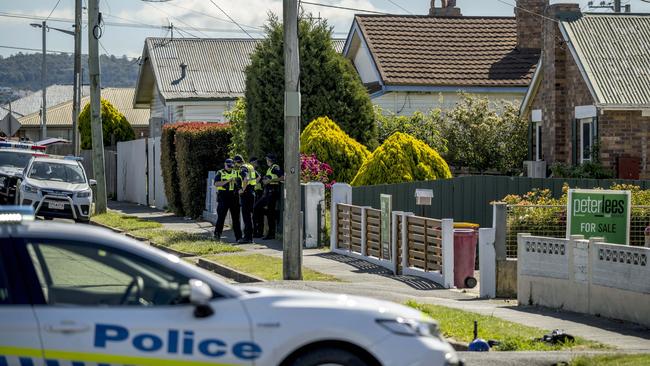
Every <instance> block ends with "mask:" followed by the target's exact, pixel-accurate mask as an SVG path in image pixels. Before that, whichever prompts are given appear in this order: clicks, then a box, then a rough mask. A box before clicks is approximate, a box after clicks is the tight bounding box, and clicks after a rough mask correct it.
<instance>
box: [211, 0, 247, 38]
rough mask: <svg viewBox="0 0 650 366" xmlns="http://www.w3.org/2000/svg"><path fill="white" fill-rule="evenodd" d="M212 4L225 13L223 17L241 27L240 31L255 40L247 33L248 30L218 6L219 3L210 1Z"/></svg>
mask: <svg viewBox="0 0 650 366" xmlns="http://www.w3.org/2000/svg"><path fill="white" fill-rule="evenodd" d="M210 2H211V3H212V5H214V6H216V7H217V9H219V10H220V11H221V12H222V13H223V15H225V16H226V17H227V18H228V19H230V20H231V21H232V22H233V23H235V24H236V25H237V26H238V27H239V29H241V30H242V31H243V32H244V33H246V35H248V36H249V37H250V39H255V38H254V37H253V36H251V35H250V33H248V32H247V31H246V29H244V28H243V27H242V26H241V25H239V23H237V22H236V21H235V19H233V18H232V17H231V16H230V15H228V13H226V11H225V10H223V9H221V7H220V6H219V5H217V3H215V2H214V1H213V0H210Z"/></svg>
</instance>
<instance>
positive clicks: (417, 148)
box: [351, 132, 451, 186]
mask: <svg viewBox="0 0 650 366" xmlns="http://www.w3.org/2000/svg"><path fill="white" fill-rule="evenodd" d="M441 178H451V171H450V170H449V166H448V165H447V162H445V160H444V159H443V158H442V157H440V155H439V154H438V153H437V152H436V151H435V150H434V149H432V148H430V147H429V146H428V145H427V144H425V143H424V142H422V141H420V140H418V139H416V138H414V137H412V136H409V135H406V134H403V133H401V132H396V133H394V134H393V135H392V136H391V137H389V138H388V139H387V140H386V141H384V143H383V144H382V145H381V146H379V147H378V148H377V150H375V152H373V153H372V155H370V157H369V158H368V160H366V162H365V163H364V164H363V166H361V169H359V173H357V175H356V177H354V180H353V181H352V183H351V184H352V185H353V186H365V185H374V184H389V183H402V182H412V181H425V180H435V179H441Z"/></svg>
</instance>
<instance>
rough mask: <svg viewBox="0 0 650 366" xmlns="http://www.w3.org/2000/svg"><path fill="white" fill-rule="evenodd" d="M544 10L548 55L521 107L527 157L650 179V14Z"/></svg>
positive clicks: (541, 162)
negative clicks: (589, 165)
mask: <svg viewBox="0 0 650 366" xmlns="http://www.w3.org/2000/svg"><path fill="white" fill-rule="evenodd" d="M540 1H541V2H542V3H545V5H546V12H545V13H544V15H545V16H548V17H549V18H550V19H553V18H559V21H550V20H548V19H544V20H543V27H542V29H543V48H542V50H543V52H542V58H541V61H540V64H539V65H538V67H537V71H536V72H535V75H534V77H533V81H532V83H531V86H530V88H529V90H528V92H527V94H526V97H525V100H524V102H523V103H522V106H521V114H522V115H523V116H525V117H526V118H528V119H529V121H530V130H529V131H530V133H529V136H530V141H529V158H530V160H531V161H533V162H535V163H532V164H537V165H540V166H541V167H542V168H541V171H542V172H543V171H544V170H545V169H546V168H548V167H550V166H551V165H553V164H557V163H560V164H566V165H574V166H575V165H578V164H582V163H586V162H594V161H599V162H601V163H602V164H603V165H604V166H605V167H606V168H609V169H611V170H612V171H613V172H614V173H615V175H616V176H617V177H618V178H627V179H638V178H643V179H647V178H650V166H649V164H650V161H648V159H649V158H650V41H649V40H650V14H603V13H593V14H590V13H586V14H583V13H581V12H580V7H579V5H578V4H555V5H550V6H548V0H546V1H543V0H540Z"/></svg>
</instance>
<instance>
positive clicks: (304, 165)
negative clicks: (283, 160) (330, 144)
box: [300, 154, 336, 189]
mask: <svg viewBox="0 0 650 366" xmlns="http://www.w3.org/2000/svg"><path fill="white" fill-rule="evenodd" d="M332 173H333V170H332V168H331V167H330V166H329V165H328V164H327V163H323V162H322V161H320V160H318V158H317V157H316V154H311V155H306V154H300V180H301V181H302V182H303V183H307V182H321V183H323V184H324V185H325V188H326V189H330V188H331V187H332V184H334V183H336V182H335V181H333V180H331V178H330V175H331V174H332Z"/></svg>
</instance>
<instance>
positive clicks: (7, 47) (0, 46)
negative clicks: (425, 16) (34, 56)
mask: <svg viewBox="0 0 650 366" xmlns="http://www.w3.org/2000/svg"><path fill="white" fill-rule="evenodd" d="M0 48H6V49H10V50H20V51H36V52H43V49H42V48H29V47H18V46H8V45H0ZM45 52H49V53H66V54H68V55H73V54H74V52H68V51H58V50H45Z"/></svg>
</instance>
